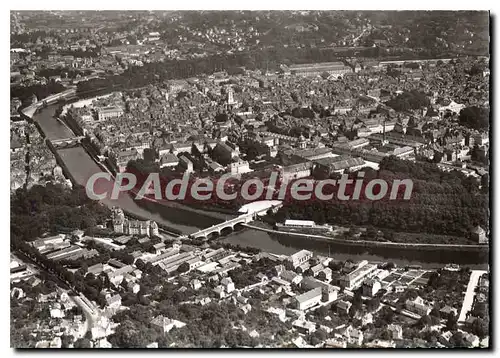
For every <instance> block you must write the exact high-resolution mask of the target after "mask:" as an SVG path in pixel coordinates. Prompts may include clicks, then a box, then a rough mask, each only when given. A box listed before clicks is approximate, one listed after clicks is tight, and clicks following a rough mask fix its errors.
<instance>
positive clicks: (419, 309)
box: [405, 296, 431, 316]
mask: <svg viewBox="0 0 500 358" xmlns="http://www.w3.org/2000/svg"><path fill="white" fill-rule="evenodd" d="M405 307H406V309H407V310H408V311H410V312H413V313H416V314H418V315H421V316H424V315H427V314H429V312H430V311H431V308H430V307H429V306H428V305H426V304H425V302H424V300H423V298H422V297H420V296H419V297H417V298H415V299H414V300H410V299H408V300H406V302H405Z"/></svg>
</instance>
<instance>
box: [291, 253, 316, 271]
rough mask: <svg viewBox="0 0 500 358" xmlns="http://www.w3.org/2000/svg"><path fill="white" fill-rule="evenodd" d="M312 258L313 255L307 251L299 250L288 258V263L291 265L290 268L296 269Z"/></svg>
mask: <svg viewBox="0 0 500 358" xmlns="http://www.w3.org/2000/svg"><path fill="white" fill-rule="evenodd" d="M311 257H313V253H312V252H311V251H308V250H300V251H299V252H296V253H295V254H293V255H290V257H289V258H288V261H289V262H290V263H291V264H292V266H293V267H294V268H295V267H298V266H300V265H302V264H303V263H305V262H307V261H309V259H310V258H311Z"/></svg>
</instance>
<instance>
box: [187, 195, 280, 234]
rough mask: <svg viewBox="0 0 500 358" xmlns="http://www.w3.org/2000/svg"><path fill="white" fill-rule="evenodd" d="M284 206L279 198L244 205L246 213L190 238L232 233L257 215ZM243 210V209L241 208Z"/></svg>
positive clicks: (274, 210)
mask: <svg viewBox="0 0 500 358" xmlns="http://www.w3.org/2000/svg"><path fill="white" fill-rule="evenodd" d="M282 206H283V203H282V202H281V201H279V200H269V201H267V200H262V201H257V202H254V203H250V204H247V205H245V206H243V208H242V209H244V210H246V211H247V212H246V213H245V214H241V215H239V216H237V217H235V218H233V219H230V220H227V221H224V222H222V223H220V224H216V225H212V226H210V227H208V228H206V229H203V230H200V231H197V232H194V233H192V234H191V235H189V237H190V238H193V239H195V238H200V237H201V238H204V239H208V238H210V237H213V236H215V237H218V236H220V235H221V234H223V233H228V234H229V233H231V232H232V231H233V230H234V229H235V228H238V227H239V228H243V225H242V224H247V223H249V222H251V221H253V220H255V219H256V218H257V216H261V215H265V214H267V212H268V211H269V210H272V211H273V212H276V211H277V210H278V209H279V208H281V207H282ZM240 210H241V209H240Z"/></svg>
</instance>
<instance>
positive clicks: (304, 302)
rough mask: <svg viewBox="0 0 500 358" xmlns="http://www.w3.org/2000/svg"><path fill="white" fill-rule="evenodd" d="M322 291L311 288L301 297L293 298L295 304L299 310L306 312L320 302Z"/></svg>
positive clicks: (317, 288)
mask: <svg viewBox="0 0 500 358" xmlns="http://www.w3.org/2000/svg"><path fill="white" fill-rule="evenodd" d="M322 295H323V290H322V288H321V287H316V288H313V289H312V290H309V291H307V292H306V293H303V294H301V295H297V296H295V302H296V304H297V308H298V309H299V310H306V309H308V308H310V307H313V306H315V305H317V304H318V303H320V302H321V298H322Z"/></svg>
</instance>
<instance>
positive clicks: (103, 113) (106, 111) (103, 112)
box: [97, 107, 123, 121]
mask: <svg viewBox="0 0 500 358" xmlns="http://www.w3.org/2000/svg"><path fill="white" fill-rule="evenodd" d="M122 115H123V109H121V108H120V107H104V108H98V109H97V118H98V119H99V120H100V121H105V120H107V119H110V118H117V117H121V116H122Z"/></svg>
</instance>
